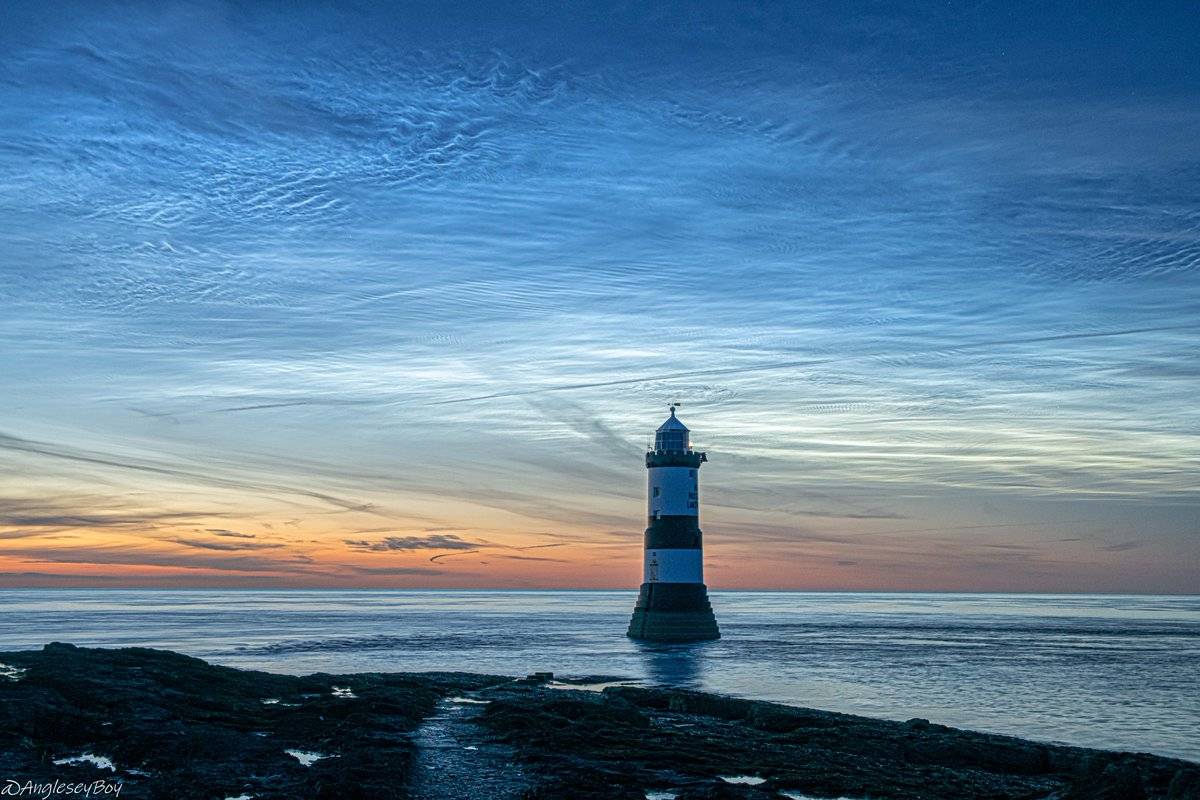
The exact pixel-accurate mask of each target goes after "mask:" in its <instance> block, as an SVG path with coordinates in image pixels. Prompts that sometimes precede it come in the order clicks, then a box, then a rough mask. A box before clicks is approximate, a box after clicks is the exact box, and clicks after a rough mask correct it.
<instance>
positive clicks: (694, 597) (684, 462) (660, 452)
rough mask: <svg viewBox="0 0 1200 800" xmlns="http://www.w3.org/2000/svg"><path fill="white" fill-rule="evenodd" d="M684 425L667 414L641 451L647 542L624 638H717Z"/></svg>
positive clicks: (696, 457) (695, 470) (694, 460)
mask: <svg viewBox="0 0 1200 800" xmlns="http://www.w3.org/2000/svg"><path fill="white" fill-rule="evenodd" d="M707 460H708V456H707V455H706V454H705V453H699V452H697V451H695V450H693V449H692V443H691V437H690V434H689V431H688V429H687V426H686V425H684V424H683V423H682V422H680V421H679V418H678V417H676V416H675V406H674V405H672V406H671V416H670V417H668V418H667V421H666V422H664V423H663V424H662V425H660V426H659V427H658V430H657V431H656V432H655V434H654V447H653V448H652V449H651V450H649V451H648V452H647V453H646V473H647V481H646V484H647V485H646V517H647V519H646V523H647V527H646V538H645V552H644V554H643V561H642V588H641V591H640V592H638V599H637V604H636V605H635V606H634V608H633V619H631V620H630V621H629V636H631V637H632V638H634V639H649V640H654V641H664V642H690V641H698V640H702V639H719V638H721V632H720V631H719V630H717V620H716V617H714V616H713V612H712V606H711V605H709V602H708V589H707V588H706V587H705V585H704V550H703V549H702V547H701V541H700V465H701V464H703V463H704V462H705V461H707Z"/></svg>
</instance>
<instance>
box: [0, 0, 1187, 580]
mask: <svg viewBox="0 0 1200 800" xmlns="http://www.w3.org/2000/svg"><path fill="white" fill-rule="evenodd" d="M0 55H2V56H3V57H2V58H0V186H2V187H3V191H2V192H0V271H2V274H0V278H2V280H0V302H2V308H3V314H0V386H2V389H3V397H4V399H5V402H4V403H3V405H2V407H0V585H8V586H125V585H136V586H314V587H317V586H362V587H436V586H454V587H485V586H499V587H616V586H628V587H633V586H636V585H637V583H638V581H639V575H640V573H639V569H640V558H641V535H642V529H643V527H644V525H645V511H644V508H645V506H644V497H643V493H644V485H645V484H644V481H645V475H644V468H643V464H642V459H641V452H642V449H643V448H644V446H645V444H646V442H647V441H648V440H649V439H650V438H651V436H652V432H653V430H654V428H655V427H656V426H657V425H658V424H659V423H660V422H662V420H663V418H665V416H666V410H667V403H668V402H671V401H675V400H680V401H682V402H683V407H682V409H681V411H680V417H681V418H682V419H683V420H684V421H685V422H687V423H688V425H689V426H690V427H691V428H692V430H693V432H694V433H693V438H694V441H695V443H696V445H697V446H698V447H700V448H703V449H705V450H707V451H708V452H709V454H710V459H711V462H710V464H709V465H708V466H707V467H706V469H705V471H704V480H703V486H702V487H701V493H702V499H703V504H704V515H705V516H704V519H703V520H702V524H703V528H704V530H705V537H706V542H705V545H706V553H707V559H708V564H707V575H706V577H707V579H708V582H709V584H710V585H712V586H713V587H714V588H755V587H763V588H768V587H770V588H797V589H903V590H908V589H913V590H939V589H947V590H980V591H986V590H1019V591H1049V592H1057V591H1114V592H1188V591H1195V590H1196V588H1197V586H1200V566H1198V565H1200V530H1198V527H1200V522H1198V520H1200V494H1198V486H1200V481H1198V477H1197V476H1198V472H1200V403H1198V402H1197V395H1198V389H1200V358H1198V354H1200V146H1198V144H1197V131H1198V130H1200V16H1198V15H1197V14H1196V13H1195V6H1194V5H1193V4H1190V3H1180V4H1170V3H1161V4H1155V5H1154V6H1153V7H1151V8H1146V7H1140V6H1137V5H1136V4H1134V5H1128V4H1123V5H1118V4H1083V5H1080V4H1067V3H1062V4H1053V3H1052V4H1046V3H1014V2H995V3H977V4H972V5H970V6H967V5H965V4H960V3H949V4H947V3H941V4H920V3H916V4H914V3H899V2H896V3H887V2H882V3H863V4H858V5H848V4H845V3H842V2H828V3H779V4H762V5H755V6H752V5H751V4H747V3H732V2H731V3H728V4H717V3H710V4H680V5H678V6H669V5H665V4H662V3H659V2H653V1H652V2H649V3H629V4H625V3H619V4H617V3H612V4H610V3H604V2H601V3H596V2H578V3H554V4H550V3H542V2H530V3H527V4H517V5H502V4H492V3H488V4H482V3H481V4H477V5H471V4H466V3H446V4H443V5H435V4H424V3H415V4H414V3H400V4H390V3H389V4H384V3H380V4H378V5H372V4H361V5H352V4H347V3H270V2H267V3H258V2H253V3H251V2H247V3H217V2H195V3H185V2H166V3H151V2H145V3H142V2H130V3H124V4H94V3H82V2H80V3H51V4H46V3H32V2H29V3H22V2H18V3H16V4H10V5H9V6H8V8H7V9H6V21H5V24H4V25H3V26H2V28H0Z"/></svg>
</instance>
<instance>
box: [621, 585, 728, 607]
mask: <svg viewBox="0 0 1200 800" xmlns="http://www.w3.org/2000/svg"><path fill="white" fill-rule="evenodd" d="M634 607H635V608H643V609H653V610H655V611H704V610H708V609H711V608H712V606H711V605H709V602H708V591H707V590H706V589H705V588H704V584H703V583H643V584H642V588H641V591H639V592H638V599H637V605H636V606H634Z"/></svg>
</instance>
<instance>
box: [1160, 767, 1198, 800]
mask: <svg viewBox="0 0 1200 800" xmlns="http://www.w3.org/2000/svg"><path fill="white" fill-rule="evenodd" d="M1167 800H1200V770H1195V769H1181V770H1179V771H1178V772H1176V773H1175V774H1174V775H1172V776H1171V783H1170V785H1168V786H1167Z"/></svg>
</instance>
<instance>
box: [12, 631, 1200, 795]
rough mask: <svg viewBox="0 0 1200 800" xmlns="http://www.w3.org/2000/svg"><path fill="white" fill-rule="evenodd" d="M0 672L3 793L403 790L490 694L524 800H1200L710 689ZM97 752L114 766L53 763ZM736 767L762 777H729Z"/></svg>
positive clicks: (1118, 768)
mask: <svg viewBox="0 0 1200 800" xmlns="http://www.w3.org/2000/svg"><path fill="white" fill-rule="evenodd" d="M0 664H4V665H7V667H9V668H11V669H3V670H0V785H3V783H4V782H6V781H20V782H22V783H24V782H25V781H33V782H34V783H49V782H52V781H54V780H56V779H57V780H59V781H64V782H85V781H95V780H99V779H107V780H109V781H120V782H121V783H122V790H121V795H120V796H121V797H122V798H231V797H253V798H259V799H260V800H272V799H273V798H335V797H336V798H405V797H409V796H410V794H409V781H410V778H411V773H412V767H413V763H414V756H415V751H414V745H413V743H412V742H413V738H414V737H413V733H414V731H416V730H417V729H418V728H419V727H420V726H421V724H422V721H423V720H425V719H426V718H427V717H428V716H429V715H430V714H432V713H433V711H434V709H435V707H436V706H437V704H438V702H439V701H440V700H443V699H445V698H449V697H454V696H457V695H461V694H466V693H469V694H470V695H471V696H472V698H473V699H475V700H482V701H487V705H486V706H484V707H483V711H482V713H481V714H478V715H477V716H474V717H472V719H471V721H470V722H467V723H464V725H467V726H469V729H468V730H466V731H464V735H466V736H467V737H468V740H470V741H477V743H478V746H479V747H480V748H483V749H484V750H485V751H486V749H487V748H488V747H493V746H496V745H498V744H501V743H503V744H506V745H508V746H510V747H511V748H512V750H511V752H515V753H516V754H517V758H518V759H519V760H520V762H521V764H520V767H521V769H520V771H521V773H522V774H523V775H524V776H525V777H526V778H527V779H531V780H532V784H533V786H534V788H532V789H528V790H527V791H526V792H525V796H526V797H527V798H529V800H550V798H585V799H586V798H637V800H642V798H644V797H645V796H646V792H647V791H650V792H670V793H673V794H675V795H676V796H678V797H679V798H680V800H690V799H691V798H776V799H777V800H778V799H781V798H784V797H787V796H788V795H786V794H783V792H787V793H792V794H801V793H802V794H804V795H806V796H812V797H850V798H867V797H869V798H888V799H889V800H916V799H917V798H922V799H925V798H928V799H930V800H934V799H936V800H942V799H943V798H944V799H945V800H962V799H963V798H989V799H995V800H1010V799H1011V800H1018V799H1020V800H1035V799H1042V798H1044V799H1045V800H1051V799H1052V798H1053V799H1055V800H1126V799H1128V800H1143V799H1144V800H1158V799H1159V798H1165V799H1169V800H1200V765H1196V764H1193V763H1190V762H1186V761H1181V760H1177V759H1169V758H1161V757H1157V756H1151V755H1144V754H1133V753H1111V752H1105V751H1100V750H1089V749H1084V748H1075V747H1062V746H1055V745H1048V744H1040V743H1035V742H1029V741H1024V740H1021V739H1014V738H1010V737H1003V736H994V735H989V734H981V733H973V732H970V731H962V730H956V729H954V728H947V727H944V726H941V725H933V724H930V723H928V722H925V721H923V720H910V721H908V722H890V721H882V720H874V719H868V718H865V717H856V716H851V715H846V714H834V713H829V712H824V711H815V710H811V709H803V708H794V707H791V706H783V705H778V704H774V703H764V702H757V701H751V700H736V699H731V698H726V697H719V696H714V695H708V694H702V693H698V692H686V691H678V690H671V689H641V688H631V687H619V686H618V687H610V688H608V689H605V690H604V691H603V692H586V691H578V690H564V689H561V688H554V687H550V686H547V685H545V684H544V683H543V682H539V681H513V680H512V679H509V678H504V677H499V676H488V675H475V674H467V673H420V674H384V673H361V674H354V675H326V674H315V675H307V676H304V677H294V676H287V675H276V674H271V673H264V672H250V671H243V670H236V669H231V668H228V667H219V666H214V665H210V664H207V663H205V662H203V661H201V660H199V659H195V658H190V657H187V656H183V655H179V654H177V653H171V652H166V651H161V650H147V649H140V648H129V649H119V650H100V649H83V648H76V647H74V646H71V645H64V644H50V645H47V646H46V647H45V648H44V649H43V650H41V651H31V652H21V653H0ZM470 737H477V738H475V739H471V738H470ZM470 747H471V750H472V752H473V751H474V747H475V746H474V745H471V746H470ZM288 751H291V752H290V753H289V752H288ZM85 754H86V755H89V756H94V757H96V760H98V761H100V763H101V764H103V766H97V765H96V763H94V762H93V761H88V760H83V761H74V762H72V763H60V764H55V763H54V762H55V761H56V760H57V761H63V760H64V759H71V758H75V757H77V756H80V755H85ZM104 759H107V760H108V761H111V763H112V765H113V767H112V768H111V769H110V768H108V767H107V762H105V761H104ZM314 759H315V760H314ZM306 762H307V765H306ZM735 776H746V777H752V778H755V779H762V782H761V783H758V784H757V785H746V784H734V783H728V782H726V781H725V780H723V777H735ZM493 778H494V776H493ZM108 796H111V795H108ZM481 800H486V798H481Z"/></svg>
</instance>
